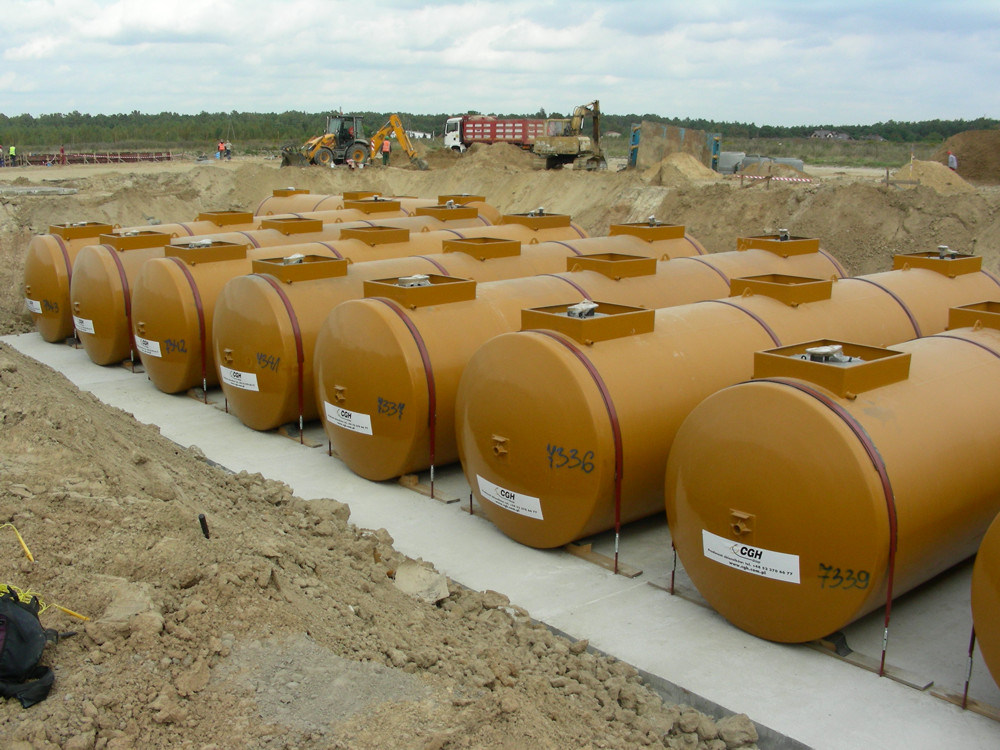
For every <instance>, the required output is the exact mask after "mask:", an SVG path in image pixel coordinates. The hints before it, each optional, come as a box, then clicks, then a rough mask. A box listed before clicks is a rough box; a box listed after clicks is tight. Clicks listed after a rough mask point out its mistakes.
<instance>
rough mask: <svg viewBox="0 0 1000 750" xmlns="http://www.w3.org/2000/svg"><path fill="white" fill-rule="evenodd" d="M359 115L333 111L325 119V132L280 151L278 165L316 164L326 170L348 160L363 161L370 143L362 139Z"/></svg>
mask: <svg viewBox="0 0 1000 750" xmlns="http://www.w3.org/2000/svg"><path fill="white" fill-rule="evenodd" d="M361 120H362V118H361V115H345V114H343V113H342V112H335V113H333V114H332V115H329V116H328V117H327V118H326V132H325V133H324V134H323V135H317V136H315V137H313V138H310V139H309V140H308V141H306V142H305V143H304V144H303V145H301V146H292V145H288V146H285V147H284V148H282V149H281V166H283V167H287V166H301V165H306V164H318V165H320V166H321V167H329V166H332V165H333V164H343V163H344V162H345V161H347V160H348V159H350V160H352V161H354V162H363V161H365V159H366V158H368V153H369V144H368V140H367V139H366V138H365V132H364V125H363V124H362V121H361Z"/></svg>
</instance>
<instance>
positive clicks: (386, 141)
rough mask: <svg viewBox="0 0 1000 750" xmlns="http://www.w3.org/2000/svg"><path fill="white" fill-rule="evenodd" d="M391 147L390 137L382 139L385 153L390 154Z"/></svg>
mask: <svg viewBox="0 0 1000 750" xmlns="http://www.w3.org/2000/svg"><path fill="white" fill-rule="evenodd" d="M390 148H392V146H391V144H390V143H389V139H388V138H386V139H385V140H384V141H382V153H383V154H388V153H389V149H390Z"/></svg>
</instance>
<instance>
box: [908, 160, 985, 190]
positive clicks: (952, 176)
mask: <svg viewBox="0 0 1000 750" xmlns="http://www.w3.org/2000/svg"><path fill="white" fill-rule="evenodd" d="M892 178H893V179H895V180H916V181H917V182H919V183H920V184H921V185H924V186H926V187H929V188H932V189H934V190H936V191H938V192H939V193H942V194H950V193H974V192H976V189H975V188H974V187H972V185H970V184H969V183H968V182H966V181H965V180H963V179H962V178H961V176H960V175H958V174H956V173H955V172H952V171H951V170H950V169H948V167H946V166H945V165H944V164H939V163H938V162H936V161H920V160H919V159H914V160H913V161H912V162H910V163H909V164H907V165H906V166H905V167H900V168H899V169H897V170H896V171H895V172H893V173H892Z"/></svg>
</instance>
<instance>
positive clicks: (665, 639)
mask: <svg viewBox="0 0 1000 750" xmlns="http://www.w3.org/2000/svg"><path fill="white" fill-rule="evenodd" d="M0 341H3V342H4V343H5V344H8V345H10V346H13V347H15V348H16V349H18V350H19V351H21V352H23V353H24V354H26V355H28V356H30V357H33V358H34V359H36V360H38V361H40V362H43V363H45V364H47V365H49V366H51V367H53V368H54V369H56V370H58V371H59V372H61V373H63V374H64V375H65V376H66V377H67V378H69V379H70V380H71V381H72V382H73V383H75V384H76V385H77V386H78V387H80V388H81V389H84V390H88V391H90V392H92V393H93V394H94V395H96V396H97V397H98V398H100V399H101V400H102V401H105V402H106V403H109V404H111V405H114V406H117V407H119V408H121V409H124V410H125V411H128V412H131V413H132V414H133V415H134V416H135V417H136V419H138V420H140V421H142V422H146V423H150V424H156V425H158V426H159V427H160V429H161V432H162V433H163V435H164V436H166V437H168V438H169V439H171V440H173V441H175V442H177V443H178V444H180V445H184V446H189V445H197V446H198V447H199V448H200V449H201V450H202V451H203V452H204V453H205V455H206V456H207V457H208V458H209V459H210V460H212V461H214V462H216V463H218V464H220V465H222V466H224V467H226V468H228V469H230V470H232V471H240V470H246V471H249V472H260V473H261V474H263V475H264V476H267V477H270V478H273V479H278V480H281V481H284V482H286V483H287V484H288V485H289V486H291V487H292V489H293V491H294V492H295V494H297V495H298V496H300V497H303V498H307V499H309V498H317V497H332V498H335V499H338V500H341V501H343V502H347V503H349V504H350V506H351V521H352V522H353V523H355V524H357V525H358V526H361V527H365V528H385V529H386V530H388V531H389V533H390V534H391V535H392V537H393V538H394V540H395V545H396V548H397V549H398V550H399V551H401V552H403V553H404V554H406V555H409V556H411V557H422V558H423V559H425V560H429V561H431V562H432V563H434V565H435V566H436V567H437V568H438V570H440V571H441V572H443V573H445V574H447V575H448V576H450V577H451V578H452V579H454V580H455V581H457V582H459V583H460V584H462V585H464V586H467V587H470V588H473V589H477V590H485V589H493V590H496V591H500V592H503V593H505V594H507V595H508V596H509V597H510V599H511V601H512V602H513V603H515V604H517V605H519V606H522V607H524V608H525V609H527V610H528V611H529V612H530V613H531V615H532V616H533V617H535V618H537V619H539V620H542V621H544V622H545V623H547V624H548V625H550V626H551V627H553V628H555V629H558V630H561V631H563V632H565V633H567V634H569V635H570V636H572V637H574V638H587V639H589V640H590V643H591V645H593V646H594V647H596V648H598V649H601V650H602V651H605V652H607V653H609V654H612V655H613V656H615V657H617V658H619V659H622V660H624V661H627V662H629V663H631V664H633V665H634V666H636V667H637V668H639V669H641V670H642V671H644V672H645V673H647V674H648V675H649V676H650V677H651V678H652V679H653V680H654V682H655V683H656V684H659V685H661V686H662V685H666V686H667V688H666V689H667V692H668V693H670V694H672V695H677V696H681V697H685V696H686V693H691V694H693V695H692V696H690V697H692V699H693V700H692V701H691V702H694V703H695V704H696V705H698V707H699V708H703V709H705V708H711V706H712V704H715V705H716V706H719V707H722V708H723V709H725V710H726V711H731V712H744V713H746V714H748V715H749V716H750V717H751V718H752V719H753V720H754V721H755V722H757V723H758V724H760V725H764V726H765V727H768V728H770V729H771V730H774V732H773V733H769V734H765V735H764V736H763V737H762V740H761V742H760V746H761V747H763V748H767V747H775V748H786V747H801V745H799V744H798V743H804V744H805V745H807V746H810V747H814V748H836V749H837V750H845V749H846V750H852V749H854V748H857V749H858V750H868V749H869V748H896V747H901V748H902V747H905V748H909V749H918V748H943V747H954V748H992V747H1000V723H998V722H995V721H993V720H991V719H987V718H984V717H983V716H980V715H978V714H976V713H973V712H971V711H962V710H961V709H960V708H959V707H957V706H954V705H952V704H951V703H948V702H946V701H945V700H942V699H941V698H938V697H935V696H934V695H932V692H931V691H930V690H917V689H914V688H912V687H908V686H907V685H904V684H901V683H900V682H897V681H894V680H892V679H888V678H879V677H877V676H876V675H874V674H872V673H871V672H868V671H865V670H864V669H861V668H859V667H857V666H854V665H851V664H848V663H845V662H843V661H841V660H839V659H837V658H835V657H833V656H829V655H825V654H823V653H820V652H819V651H817V650H815V649H813V648H810V647H808V646H786V645H779V644H773V643H768V642H766V641H762V640H759V639H757V638H754V637H753V636H750V635H747V634H746V633H743V632H742V631H740V630H738V629H736V628H734V627H732V626H731V625H729V624H728V623H727V622H725V621H724V620H723V619H722V618H721V617H720V616H718V615H717V614H716V613H715V612H713V611H712V610H711V609H710V608H708V607H706V606H704V604H703V603H702V602H700V601H699V599H700V598H699V597H698V595H697V592H695V591H694V590H693V589H692V588H691V586H690V582H689V581H687V579H686V577H685V576H684V574H683V570H680V571H678V576H677V586H678V590H679V591H681V592H683V594H684V596H670V595H669V593H667V591H665V590H664V589H665V588H668V587H669V582H670V572H671V568H672V564H673V560H672V555H671V551H670V541H669V531H668V530H667V528H666V523H665V522H664V521H663V520H661V519H651V520H650V521H647V522H641V523H638V524H633V525H632V526H631V527H627V528H626V529H625V533H624V534H623V537H622V547H621V550H622V560H623V561H625V562H627V563H629V564H631V565H635V566H638V567H641V568H643V570H644V572H643V574H642V575H641V576H639V577H638V578H634V579H629V578H625V577H623V576H616V575H614V574H613V573H611V572H609V571H607V570H604V569H603V568H600V567H598V566H596V565H593V564H591V563H588V562H585V561H583V560H581V559H579V558H577V557H574V556H572V555H570V554H568V553H566V552H563V551H541V550H534V549H529V548H526V547H523V546H521V545H519V544H517V543H516V542H513V541H511V540H510V539H508V538H507V537H505V536H504V535H503V534H502V533H500V532H499V531H498V530H497V529H496V528H495V527H494V526H493V525H492V524H490V523H489V522H488V521H487V520H486V519H485V518H484V517H483V516H482V515H472V516H470V515H469V513H468V508H469V504H468V494H469V493H468V485H467V484H465V480H464V477H463V476H462V473H461V469H460V468H459V467H448V468H445V469H443V470H442V469H439V470H438V473H437V476H436V480H437V481H436V487H438V488H440V489H441V490H442V491H443V492H444V493H445V494H447V495H451V496H457V497H461V498H463V501H462V502H460V503H453V504H445V503H441V502H439V501H437V500H433V499H430V498H428V497H425V496H423V495H420V494H419V493H416V492H414V491H412V490H409V489H406V488H404V487H401V486H400V485H398V484H396V483H392V482H382V483H374V482H369V481H366V480H364V479H361V478H359V477H357V476H355V475H354V474H352V473H351V472H350V471H349V470H348V469H347V468H346V467H345V466H344V465H343V464H342V463H340V462H339V461H338V460H337V459H335V458H331V457H330V456H328V455H327V453H326V449H325V446H324V447H317V448H309V447H307V446H304V445H300V444H299V443H297V442H295V441H293V440H290V439H288V438H285V437H281V436H279V435H277V434H275V433H259V432H254V431H252V430H249V429H248V428H246V427H244V426H243V425H242V424H241V423H240V422H239V421H238V420H237V419H235V418H234V417H232V416H231V415H228V414H226V413H224V412H223V411H222V410H221V409H219V408H215V407H213V406H206V405H205V404H203V403H201V402H199V401H196V400H194V399H192V398H190V397H188V396H183V395H181V396H177V395H175V396H167V395H165V394H162V393H160V392H158V391H157V390H156V389H155V388H154V387H153V386H152V384H151V383H150V382H149V381H148V379H147V378H146V377H145V376H143V375H141V374H133V373H131V372H129V371H127V370H126V369H124V368H120V367H98V366H96V365H94V364H92V363H91V362H90V361H89V359H88V358H87V355H86V353H85V352H84V351H83V350H79V349H72V348H70V347H67V346H62V345H55V344H49V343H46V342H45V341H43V340H42V339H41V337H39V336H38V335H36V334H26V335H22V336H7V337H2V338H0ZM209 395H210V397H211V398H214V399H216V400H220V401H221V393H220V392H218V391H216V392H214V393H210V394H209ZM311 434H313V435H315V434H317V433H316V432H315V430H313V431H311ZM422 480H423V481H424V482H426V481H427V477H426V476H423V477H422ZM593 541H594V544H595V550H601V551H607V552H610V549H611V537H610V535H602V536H600V537H598V538H596V539H595V540H593ZM941 578H942V580H940V581H935V582H932V583H931V584H930V585H928V586H927V587H922V588H921V589H920V590H918V591H917V592H912V593H911V594H909V595H907V597H905V598H904V599H903V600H901V603H900V605H899V607H898V608H897V609H896V611H895V612H894V615H893V618H894V622H895V624H894V625H893V627H894V628H896V629H897V630H898V631H899V636H898V637H896V636H895V635H891V636H890V651H889V662H890V664H892V665H893V666H896V667H899V668H901V669H903V670H906V671H908V672H914V673H918V674H919V675H920V676H922V677H927V678H928V679H931V680H934V681H936V682H937V683H938V686H939V687H943V688H944V689H945V690H947V691H951V692H954V691H956V689H957V691H958V692H961V686H962V683H963V682H964V679H965V669H966V658H965V650H966V648H967V645H968V627H971V619H970V618H969V614H968V570H967V569H958V570H957V571H956V572H955V573H953V574H950V575H948V576H944V577H941ZM879 617H880V614H879V613H875V614H873V615H870V616H869V617H868V618H864V619H863V620H862V621H860V622H859V623H856V624H854V625H852V626H851V628H849V629H848V630H847V631H846V635H847V640H848V643H849V645H851V647H852V648H854V649H855V650H859V651H861V652H863V653H865V654H866V655H869V656H874V657H875V658H877V657H878V649H879V648H880V645H881V621H880V619H879ZM872 618H874V620H872ZM963 618H964V619H963ZM873 622H874V623H875V624H874V625H873ZM963 631H964V632H963ZM891 632H892V631H891ZM873 643H874V645H873ZM976 669H977V670H978V671H976V672H974V679H973V689H972V692H971V696H972V697H973V698H976V699H977V700H979V701H981V702H983V703H986V704H989V705H992V706H1000V689H998V688H997V686H996V685H995V684H994V683H993V681H992V679H990V677H989V674H988V673H987V671H986V667H985V665H984V664H983V662H982V660H981V658H980V659H979V661H978V663H977V664H976ZM781 735H784V736H785V738H791V741H788V740H786V739H783V738H782V737H781ZM794 740H797V741H798V743H797V742H795V741H794Z"/></svg>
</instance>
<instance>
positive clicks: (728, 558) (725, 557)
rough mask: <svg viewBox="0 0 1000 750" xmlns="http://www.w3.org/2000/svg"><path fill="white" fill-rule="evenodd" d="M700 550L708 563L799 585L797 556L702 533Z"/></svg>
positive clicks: (706, 532) (703, 531) (705, 532)
mask: <svg viewBox="0 0 1000 750" xmlns="http://www.w3.org/2000/svg"><path fill="white" fill-rule="evenodd" d="M701 544H702V551H703V552H704V554H705V557H707V558H708V559H709V560H715V562H717V563H720V564H722V565H726V566H727V567H730V568H733V569H735V570H742V571H743V572H744V573H750V574H751V575H755V576H761V577H763V578H773V579H774V580H775V581H787V582H788V583H799V556H798V555H789V554H786V553H784V552H775V551H773V550H769V549H762V548H761V547H751V546H750V545H749V544H743V543H742V542H734V541H733V540H732V539H726V538H725V537H721V536H716V535H715V534H712V533H711V532H708V531H705V530H704V529H702V530H701Z"/></svg>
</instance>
